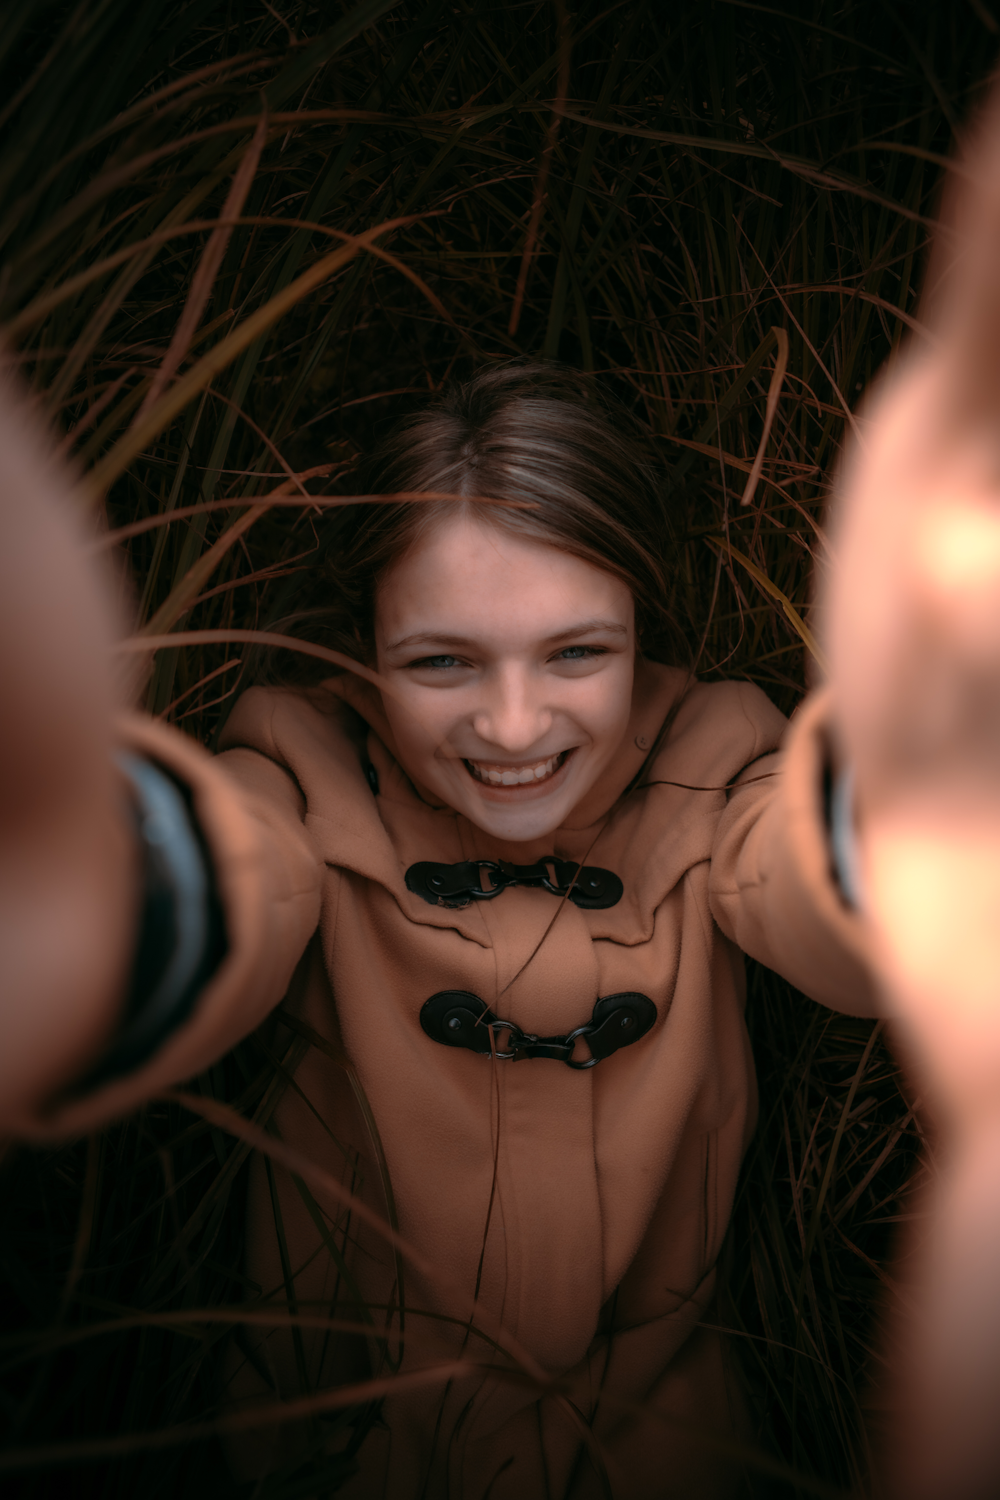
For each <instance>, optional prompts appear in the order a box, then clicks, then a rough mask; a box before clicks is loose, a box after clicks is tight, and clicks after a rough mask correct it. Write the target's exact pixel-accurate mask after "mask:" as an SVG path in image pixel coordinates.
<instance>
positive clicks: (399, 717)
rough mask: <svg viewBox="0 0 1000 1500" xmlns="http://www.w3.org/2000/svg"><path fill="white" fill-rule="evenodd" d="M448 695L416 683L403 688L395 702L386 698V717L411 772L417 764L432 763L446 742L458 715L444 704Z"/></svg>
mask: <svg viewBox="0 0 1000 1500" xmlns="http://www.w3.org/2000/svg"><path fill="white" fill-rule="evenodd" d="M445 696H446V695H445V694H438V693H428V692H426V691H425V690H421V689H420V688H418V687H416V686H415V685H413V684H411V685H409V688H408V689H407V686H406V685H401V686H400V694H399V698H397V699H395V700H393V699H390V698H389V695H388V694H385V695H383V699H382V702H383V706H384V708H385V716H386V718H387V719H388V721H389V727H390V729H391V730H392V733H393V737H394V739H395V741H396V748H397V750H398V751H399V755H400V759H401V761H402V762H403V764H404V766H406V767H408V768H410V769H412V768H414V767H415V766H416V764H417V763H418V762H426V761H429V760H433V759H434V758H435V757H436V755H437V753H438V751H439V749H440V748H441V746H442V745H443V744H444V743H445V741H446V740H447V737H448V731H449V730H450V729H451V728H452V726H453V723H454V718H455V714H454V706H453V705H449V704H448V703H446V702H444V701H443V700H444V698H445Z"/></svg>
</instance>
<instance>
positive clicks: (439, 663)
mask: <svg viewBox="0 0 1000 1500" xmlns="http://www.w3.org/2000/svg"><path fill="white" fill-rule="evenodd" d="M410 665H411V666H412V667H430V668H431V670H432V671H438V672H446V671H447V670H448V668H449V667H456V666H457V665H458V657H457V656H422V657H421V658H420V660H419V661H414V662H411V663H410Z"/></svg>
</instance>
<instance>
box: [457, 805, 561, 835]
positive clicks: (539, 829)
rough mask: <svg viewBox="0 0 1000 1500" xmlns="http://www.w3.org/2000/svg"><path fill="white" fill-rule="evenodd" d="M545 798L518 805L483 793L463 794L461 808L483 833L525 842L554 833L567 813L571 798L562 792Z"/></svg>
mask: <svg viewBox="0 0 1000 1500" xmlns="http://www.w3.org/2000/svg"><path fill="white" fill-rule="evenodd" d="M546 801H547V799H542V798H540V797H535V798H532V800H531V801H530V802H529V801H527V800H526V801H525V802H524V803H523V804H522V805H521V806H520V807H518V806H516V805H513V804H512V803H511V802H507V803H506V805H501V804H499V803H498V802H495V801H492V800H488V799H487V798H485V797H477V796H473V797H471V798H469V797H466V798H463V805H462V808H461V811H462V812H463V813H464V814H465V816H466V817H467V818H468V820H469V822H470V823H474V824H475V825H476V827H477V828H481V829H482V830H483V832H484V833H489V834H492V835H493V837H494V838H498V839H504V840H506V841H507V842H509V843H515V844H517V843H522V844H527V843H530V842H532V841H533V840H536V839H540V838H545V837H547V835H548V834H550V833H554V832H555V831H556V829H557V828H559V827H561V826H562V824H563V822H564V821H565V819H566V817H567V816H568V814H569V811H570V806H571V802H568V801H567V799H566V798H565V797H564V796H561V797H559V798H558V799H555V798H553V799H552V801H551V802H549V804H548V806H546V805H545V803H546Z"/></svg>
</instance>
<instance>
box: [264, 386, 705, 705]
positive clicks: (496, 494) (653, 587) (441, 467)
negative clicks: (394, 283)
mask: <svg viewBox="0 0 1000 1500" xmlns="http://www.w3.org/2000/svg"><path fill="white" fill-rule="evenodd" d="M355 484H356V492H357V493H359V494H368V495H382V494H395V493H399V492H400V491H417V492H420V491H424V492H428V491H432V492H437V493H447V494H454V495H467V496H469V497H473V496H480V497H482V496H485V497H488V498H490V499H494V500H526V501H530V502H531V503H532V506H533V507H534V508H533V509H530V510H515V509H513V508H508V507H505V506H499V505H498V506H483V505H478V504H477V505H476V513H477V515H478V516H479V517H480V518H481V519H483V520H487V521H488V522H489V524H491V525H493V526H497V527H499V528H501V529H502V530H504V531H508V532H513V533H515V534H517V535H519V536H527V537H533V538H536V539H537V540H539V541H542V542H547V543H549V544H550V545H553V546H556V547H559V548H561V549H562V550H563V551H565V552H569V553H571V554H572V555H573V556H575V557H580V558H583V559H584V560H585V561H587V562H589V563H593V564H595V565H596V566H597V567H599V568H602V569H604V570H605V571H606V572H608V573H612V574H614V576H615V577H617V578H620V579H621V580H622V582H623V583H625V584H626V585H627V586H628V588H629V589H630V590H631V593H632V596H633V598H634V600H635V606H636V624H637V629H638V633H639V641H640V645H641V649H642V651H643V653H644V654H645V655H647V656H653V657H657V658H660V659H673V658H675V657H676V655H677V654H678V651H679V650H682V649H683V647H682V638H681V636H680V633H679V632H678V631H677V629H676V627H675V625H674V622H673V619H672V618H671V615H670V612H669V608H668V604H667V594H668V579H667V569H666V565H665V554H666V552H667V549H668V542H667V524H666V523H667V516H666V513H665V509H664V505H663V501H662V497H661V490H660V486H659V484H658V482H657V475H656V469H655V465H654V463H653V462H652V460H651V458H650V457H649V456H648V455H647V453H646V451H645V445H644V442H643V439H642V436H641V434H640V433H639V431H638V430H637V429H636V426H635V424H634V423H633V421H632V419H631V417H630V416H629V414H628V412H627V411H626V410H625V409H624V407H621V408H619V407H618V405H617V403H615V402H613V401H612V400H610V399H609V398H608V397H607V396H606V395H604V394H603V393H601V392H600V391H599V390H598V388H597V385H596V382H595V381H594V380H593V379H592V378H591V377H589V376H586V375H583V374H581V373H580V372H578V371H573V370H568V369H566V368H564V367H561V366H558V365H551V364H542V363H538V362H528V361H521V360H518V361H512V362H509V363H505V364H494V365H489V366H487V367H486V368H485V369H483V370H481V371H479V372H478V373H477V374H476V375H474V376H473V377H472V378H471V379H470V380H468V381H466V382H465V383H464V384H461V385H454V386H452V387H451V388H450V389H448V390H446V391H445V392H443V393H442V394H441V395H440V396H438V397H437V398H436V399H434V400H432V401H431V402H430V403H429V404H428V405H427V406H426V407H424V409H423V410H422V411H420V412H419V413H418V414H417V415H415V416H411V417H409V418H407V419H405V420H404V421H402V422H400V423H398V424H397V426H396V427H394V428H393V429H392V431H391V432H390V433H389V434H388V436H387V437H386V438H384V439H383V440H382V441H381V442H380V443H379V444H378V445H377V446H376V447H375V449H374V450H373V451H372V453H371V454H370V455H369V456H368V458H367V459H366V460H365V462H364V463H363V465H362V466H361V469H360V471H359V473H358V474H357V475H356V479H355ZM460 505H461V501H427V502H421V501H417V502H411V501H396V502H387V503H386V504H385V505H373V504H365V505H359V506H357V508H356V509H355V508H352V509H351V511H350V512H349V513H348V519H347V520H346V522H345V523H342V524H341V525H340V526H338V528H337V531H336V533H335V536H334V538H333V539H332V541H331V543H330V544H329V545H328V546H327V547H326V548H325V549H324V554H323V555H322V557H321V560H320V562H319V564H318V566H317V568H316V569H315V570H314V583H315V584H316V585H318V587H319V590H320V591H321V592H320V594H319V596H318V597H319V598H323V599H324V602H322V603H319V602H317V604H316V607H314V608H312V609H308V610H301V611H299V612H298V613H297V614H296V615H295V616H292V617H291V618H290V619H287V620H285V621H284V622H283V628H285V629H289V630H292V631H293V632H294V633H295V634H308V635H309V636H310V638H312V639H314V640H317V641H319V642H320V643H321V644H323V645H327V646H331V647H333V648H334V649H336V650H339V651H342V652H345V653H346V654H347V655H349V656H353V657H354V658H355V659H357V660H362V661H370V659H371V656H372V652H373V637H374V613H375V598H376V593H377V590H378V586H379V583H380V580H381V579H382V578H384V576H385V574H386V572H387V571H388V569H389V568H390V567H391V566H392V564H393V563H394V562H396V560H397V559H398V558H400V557H402V555H403V554H404V553H405V552H406V551H407V550H408V549H409V548H410V547H412V546H413V545H414V544H415V543H416V542H417V540H418V539H419V538H420V537H421V536H423V535H424V534H425V533H426V532H427V530H428V529H429V528H431V527H432V526H433V525H434V524H435V523H436V522H437V521H438V520H439V519H440V518H441V516H442V514H447V513H452V514H453V513H454V511H455V510H456V508H458V506H460ZM324 596H325V597H324ZM303 627H306V628H305V629H303ZM281 666H282V669H283V677H284V680H285V681H288V680H290V676H289V673H288V671H287V670H286V664H285V663H284V662H283V663H282V664H281ZM287 667H288V668H291V670H292V673H294V672H295V671H296V670H299V671H301V668H300V667H299V666H298V664H293V663H290V662H289V663H287Z"/></svg>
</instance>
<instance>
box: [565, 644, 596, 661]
mask: <svg viewBox="0 0 1000 1500" xmlns="http://www.w3.org/2000/svg"><path fill="white" fill-rule="evenodd" d="M603 655H604V650H603V648H602V647H601V646H567V647H566V649H565V650H564V651H560V653H559V660H560V661H589V660H590V658H591V657H593V656H603Z"/></svg>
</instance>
